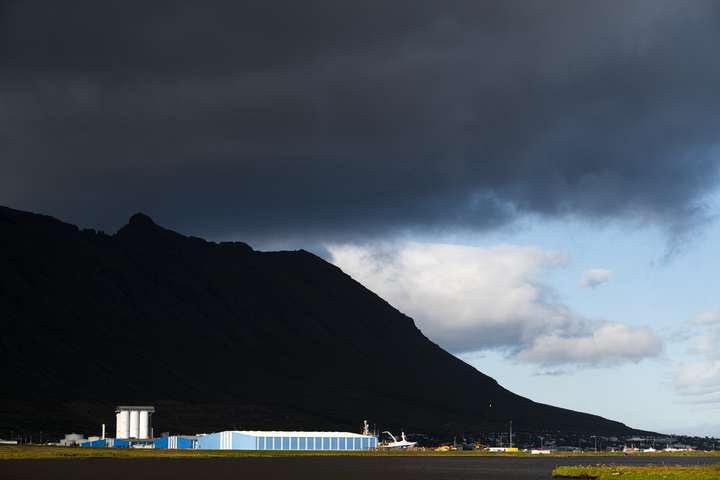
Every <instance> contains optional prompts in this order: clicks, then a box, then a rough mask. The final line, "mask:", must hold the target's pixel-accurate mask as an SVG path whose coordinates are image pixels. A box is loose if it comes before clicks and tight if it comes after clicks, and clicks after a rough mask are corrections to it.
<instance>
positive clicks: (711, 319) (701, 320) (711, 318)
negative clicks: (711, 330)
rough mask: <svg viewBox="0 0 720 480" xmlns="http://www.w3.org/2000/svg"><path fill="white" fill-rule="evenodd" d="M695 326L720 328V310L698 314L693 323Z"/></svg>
mask: <svg viewBox="0 0 720 480" xmlns="http://www.w3.org/2000/svg"><path fill="white" fill-rule="evenodd" d="M691 323H692V324H694V325H717V326H720V310H707V311H705V312H702V313H700V314H698V316H697V317H695V319H694V320H693V321H692V322H691Z"/></svg>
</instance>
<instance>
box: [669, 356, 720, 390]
mask: <svg viewBox="0 0 720 480" xmlns="http://www.w3.org/2000/svg"><path fill="white" fill-rule="evenodd" d="M675 385H676V387H678V388H679V389H680V390H681V392H682V393H684V394H686V395H716V394H718V393H720V360H708V361H701V362H693V363H688V364H684V365H681V366H679V367H678V368H677V369H676V371H675Z"/></svg>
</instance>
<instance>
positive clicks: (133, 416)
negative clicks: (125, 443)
mask: <svg viewBox="0 0 720 480" xmlns="http://www.w3.org/2000/svg"><path fill="white" fill-rule="evenodd" d="M139 430H140V412H138V411H137V410H130V438H138V433H140V432H139Z"/></svg>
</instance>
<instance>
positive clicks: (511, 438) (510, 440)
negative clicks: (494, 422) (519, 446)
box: [510, 420, 512, 448]
mask: <svg viewBox="0 0 720 480" xmlns="http://www.w3.org/2000/svg"><path fill="white" fill-rule="evenodd" d="M510 448H512V420H510Z"/></svg>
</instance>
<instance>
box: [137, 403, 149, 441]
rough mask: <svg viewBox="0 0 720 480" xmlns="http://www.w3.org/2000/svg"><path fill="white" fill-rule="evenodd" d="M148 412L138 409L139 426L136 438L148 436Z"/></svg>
mask: <svg viewBox="0 0 720 480" xmlns="http://www.w3.org/2000/svg"><path fill="white" fill-rule="evenodd" d="M149 427H150V412H148V411H147V410H140V428H139V429H138V438H143V439H145V438H150V430H149Z"/></svg>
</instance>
